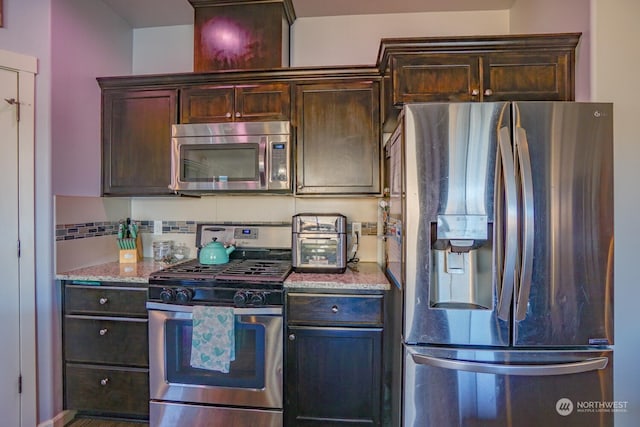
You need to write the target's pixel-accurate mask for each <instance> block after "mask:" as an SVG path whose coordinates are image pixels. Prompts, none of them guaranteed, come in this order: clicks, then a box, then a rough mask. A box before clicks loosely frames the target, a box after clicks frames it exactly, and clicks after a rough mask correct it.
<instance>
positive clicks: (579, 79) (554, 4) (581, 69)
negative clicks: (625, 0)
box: [510, 0, 592, 101]
mask: <svg viewBox="0 0 640 427" xmlns="http://www.w3.org/2000/svg"><path fill="white" fill-rule="evenodd" d="M589 3H590V0H563V1H557V0H535V1H532V0H516V1H515V3H514V5H513V7H512V8H511V10H510V26H511V33H512V34H531V33H571V32H581V33H582V36H581V37H580V42H579V43H578V48H577V50H576V101H589V100H590V99H591V96H590V90H591V89H590V88H591V71H590V70H591V54H592V53H591V38H592V31H591V13H590V10H591V7H590V5H589Z"/></svg>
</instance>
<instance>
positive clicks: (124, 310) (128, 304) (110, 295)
mask: <svg viewBox="0 0 640 427" xmlns="http://www.w3.org/2000/svg"><path fill="white" fill-rule="evenodd" d="M146 301H147V289H146V288H139V289H138V288H133V289H132V288H118V287H107V286H76V285H67V286H65V289H64V311H65V313H66V314H73V313H76V314H107V315H109V314H110V315H125V316H126V315H128V316H143V317H146V316H147V308H146V306H145V304H146Z"/></svg>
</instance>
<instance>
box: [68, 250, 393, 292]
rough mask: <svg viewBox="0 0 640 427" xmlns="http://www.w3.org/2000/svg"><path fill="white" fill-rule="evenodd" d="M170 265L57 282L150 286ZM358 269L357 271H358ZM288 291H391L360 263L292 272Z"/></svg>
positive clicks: (110, 269) (83, 272)
mask: <svg viewBox="0 0 640 427" xmlns="http://www.w3.org/2000/svg"><path fill="white" fill-rule="evenodd" d="M166 266H167V264H165V263H162V262H157V261H154V260H153V259H152V258H144V259H143V260H142V261H138V262H137V263H131V264H120V263H119V262H117V261H116V262H108V263H105V264H99V265H95V266H91V267H84V268H79V269H76V270H71V271H67V272H63V273H58V274H56V279H57V280H86V281H95V282H124V283H148V282H149V275H150V274H151V273H153V272H154V271H157V270H161V269H163V268H165V267H166ZM356 269H357V271H356ZM284 287H285V289H290V288H291V289H293V288H295V289H317V290H321V289H335V290H383V291H387V290H389V289H391V286H390V284H389V281H388V280H387V278H386V276H385V275H384V273H383V271H382V269H381V268H380V266H379V265H378V264H377V263H375V262H360V263H358V264H357V266H356V268H354V269H352V268H347V270H346V271H345V272H344V273H343V274H329V273H295V272H293V273H291V274H290V275H289V277H287V279H286V280H285V282H284Z"/></svg>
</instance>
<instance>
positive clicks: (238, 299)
mask: <svg viewBox="0 0 640 427" xmlns="http://www.w3.org/2000/svg"><path fill="white" fill-rule="evenodd" d="M248 300H249V295H248V292H246V291H238V292H236V294H235V295H234V296H233V303H234V304H235V305H237V306H238V307H244V306H245V305H247V302H248Z"/></svg>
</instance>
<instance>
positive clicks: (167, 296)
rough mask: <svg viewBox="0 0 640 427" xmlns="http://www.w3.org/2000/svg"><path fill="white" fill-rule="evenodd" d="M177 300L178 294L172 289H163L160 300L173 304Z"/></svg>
mask: <svg viewBox="0 0 640 427" xmlns="http://www.w3.org/2000/svg"><path fill="white" fill-rule="evenodd" d="M175 298H176V293H175V292H174V291H173V289H171V288H163V289H162V291H160V299H161V300H162V302H171V301H173V300H174V299H175Z"/></svg>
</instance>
